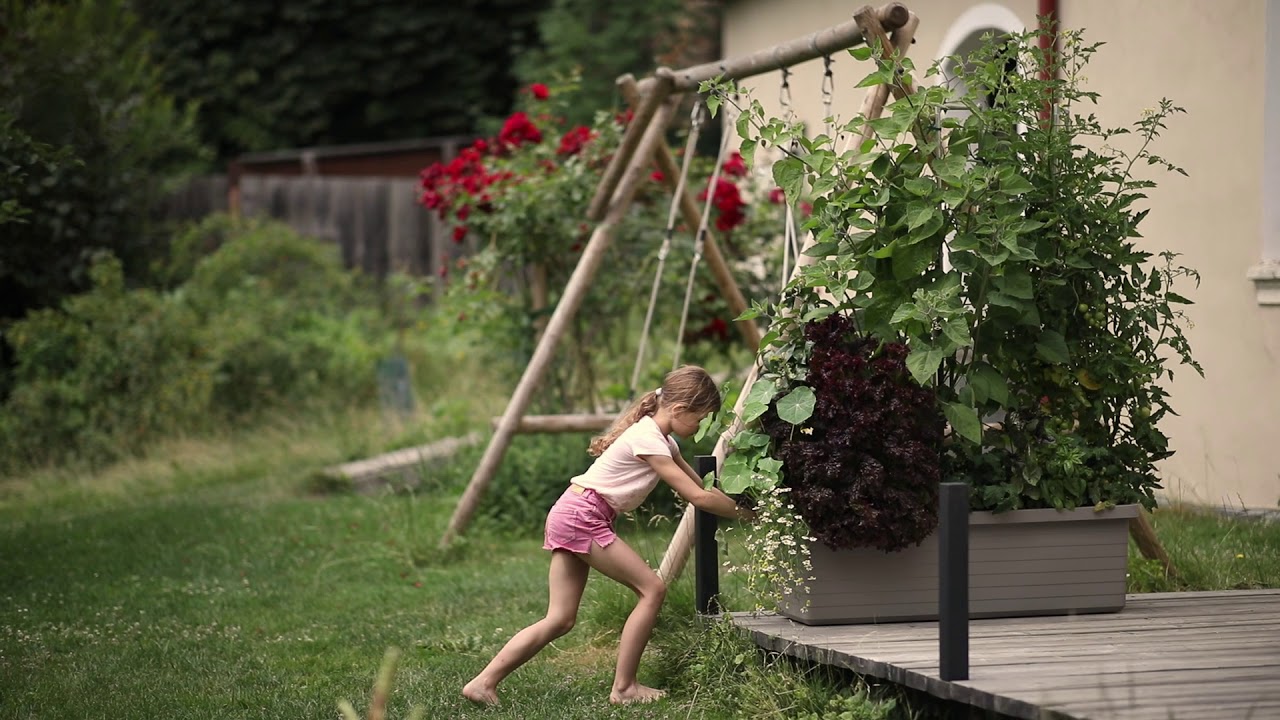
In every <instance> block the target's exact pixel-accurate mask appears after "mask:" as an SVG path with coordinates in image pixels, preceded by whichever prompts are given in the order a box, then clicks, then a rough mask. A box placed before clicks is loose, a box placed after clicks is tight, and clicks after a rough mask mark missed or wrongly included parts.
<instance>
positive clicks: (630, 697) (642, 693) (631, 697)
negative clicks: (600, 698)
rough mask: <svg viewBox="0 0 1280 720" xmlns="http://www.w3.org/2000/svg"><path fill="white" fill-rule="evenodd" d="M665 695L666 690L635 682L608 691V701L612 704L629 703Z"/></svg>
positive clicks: (643, 701) (644, 701)
mask: <svg viewBox="0 0 1280 720" xmlns="http://www.w3.org/2000/svg"><path fill="white" fill-rule="evenodd" d="M666 696H667V691H666V690H658V689H656V688H651V687H646V686H644V685H641V684H640V683H636V684H635V685H632V686H631V687H629V688H625V689H623V690H616V689H615V690H614V691H613V692H611V693H609V702H611V703H613V704H614V705H630V704H631V703H647V702H653V701H654V700H661V699H662V698H664V697H666Z"/></svg>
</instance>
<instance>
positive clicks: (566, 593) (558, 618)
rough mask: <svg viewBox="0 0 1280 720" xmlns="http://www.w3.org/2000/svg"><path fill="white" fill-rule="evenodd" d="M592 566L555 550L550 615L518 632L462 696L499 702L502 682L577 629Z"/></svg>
mask: <svg viewBox="0 0 1280 720" xmlns="http://www.w3.org/2000/svg"><path fill="white" fill-rule="evenodd" d="M590 570H591V568H590V567H589V566H588V565H587V563H586V562H584V561H583V560H582V558H581V557H580V556H578V555H574V554H573V553H571V552H566V551H563V550H556V551H554V552H552V553H551V570H550V572H549V573H548V575H547V587H548V596H549V597H548V601H547V615H546V617H544V618H542V619H541V620H539V621H538V622H536V623H534V624H532V625H530V626H529V627H527V628H525V629H523V630H521V631H520V632H518V633H516V634H515V636H514V637H512V638H511V639H510V640H508V641H507V644H506V645H504V646H503V648H502V649H501V650H499V651H498V654H497V655H495V656H494V658H493V659H492V660H490V661H489V664H488V665H487V666H485V669H484V670H481V671H480V674H479V675H476V676H475V678H473V679H472V680H471V682H469V683H467V684H466V686H465V687H463V688H462V695H463V696H464V697H466V698H467V699H468V700H470V701H472V702H477V703H482V704H485V705H496V704H497V702H498V683H500V682H502V680H503V678H505V677H506V676H508V675H510V674H511V673H512V671H514V670H515V669H516V668H518V667H520V666H521V665H523V664H525V663H526V662H528V661H529V659H530V658H532V657H533V656H534V655H537V654H538V651H540V650H542V648H544V647H546V646H547V644H548V643H550V642H551V641H552V640H555V639H556V638H558V637H561V636H562V635H564V634H565V633H567V632H569V631H570V630H572V629H573V623H574V621H575V620H576V619H577V617H578V605H579V604H580V603H581V602H582V590H583V588H585V587H586V586H587V574H588V573H589V572H590Z"/></svg>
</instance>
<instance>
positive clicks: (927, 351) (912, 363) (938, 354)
mask: <svg viewBox="0 0 1280 720" xmlns="http://www.w3.org/2000/svg"><path fill="white" fill-rule="evenodd" d="M946 356H947V354H946V352H944V351H943V350H942V348H937V347H933V346H930V345H918V346H916V347H914V348H912V349H911V354H910V355H907V369H908V370H910V371H911V377H913V378H915V381H916V382H918V383H920V384H921V385H929V384H930V383H932V382H933V379H934V375H935V374H937V372H938V366H940V365H942V360H943V358H945V357H946Z"/></svg>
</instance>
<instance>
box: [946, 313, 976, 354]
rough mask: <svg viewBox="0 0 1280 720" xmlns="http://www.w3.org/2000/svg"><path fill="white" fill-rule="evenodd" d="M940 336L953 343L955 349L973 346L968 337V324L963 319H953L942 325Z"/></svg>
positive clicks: (971, 340) (970, 338)
mask: <svg viewBox="0 0 1280 720" xmlns="http://www.w3.org/2000/svg"><path fill="white" fill-rule="evenodd" d="M942 334H943V335H944V336H946V338H947V339H948V340H950V341H951V342H953V343H955V345H956V347H968V346H970V345H972V344H973V338H972V337H970V336H969V323H967V322H965V319H964V318H963V317H953V318H951V319H950V320H948V321H946V322H945V323H943V324H942Z"/></svg>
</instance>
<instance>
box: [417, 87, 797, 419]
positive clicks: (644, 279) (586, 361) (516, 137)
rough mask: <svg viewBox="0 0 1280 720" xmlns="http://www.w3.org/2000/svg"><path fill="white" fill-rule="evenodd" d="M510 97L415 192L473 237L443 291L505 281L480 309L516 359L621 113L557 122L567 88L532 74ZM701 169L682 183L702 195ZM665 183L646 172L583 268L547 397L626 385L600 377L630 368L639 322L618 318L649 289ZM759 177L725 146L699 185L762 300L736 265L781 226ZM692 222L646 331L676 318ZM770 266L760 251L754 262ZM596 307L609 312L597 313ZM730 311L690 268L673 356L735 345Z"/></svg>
mask: <svg viewBox="0 0 1280 720" xmlns="http://www.w3.org/2000/svg"><path fill="white" fill-rule="evenodd" d="M523 97H524V100H523V102H522V107H521V108H520V109H518V110H517V111H516V112H514V113H513V114H512V115H511V116H510V117H508V118H507V119H506V120H505V122H504V123H503V124H502V126H501V128H500V130H499V131H498V132H497V133H496V135H494V136H493V137H485V138H480V139H477V140H476V141H474V142H473V143H472V144H471V145H469V146H468V147H466V148H463V149H462V150H461V151H460V152H459V153H458V155H457V156H456V157H454V158H452V159H450V160H448V161H444V162H440V163H436V164H434V165H432V166H430V167H428V168H425V169H424V170H423V171H422V176H421V179H422V196H421V201H422V204H423V205H424V206H425V207H427V208H429V209H430V210H432V211H434V212H435V213H437V215H438V216H439V217H440V219H441V220H443V221H444V222H446V223H447V224H448V226H449V231H450V232H451V233H452V237H453V239H454V240H455V241H456V242H459V243H462V242H464V241H465V240H467V238H472V239H473V240H474V241H475V242H476V244H478V245H479V249H478V251H477V253H476V255H475V256H474V257H473V258H472V259H471V261H469V262H467V263H466V266H465V279H464V281H463V282H457V280H458V279H457V278H447V280H449V281H451V288H452V291H454V292H459V293H474V292H478V291H482V290H486V291H487V290H491V289H492V288H494V287H503V288H506V289H507V290H508V291H509V292H508V293H507V297H508V298H509V302H508V303H507V304H506V305H505V306H503V307H496V308H495V307H490V308H489V310H490V312H500V313H504V314H506V315H507V316H508V317H509V318H511V319H512V321H511V322H510V323H509V326H510V327H513V328H515V330H514V335H513V337H511V338H510V340H511V344H512V345H513V346H514V347H517V348H519V352H520V353H522V354H524V355H525V356H527V355H528V354H529V353H531V352H532V347H533V342H534V338H535V336H536V328H537V326H538V322H539V320H540V319H541V318H542V317H544V316H545V315H546V314H547V313H549V312H550V309H551V308H553V307H554V306H555V303H556V301H557V299H558V293H559V291H560V289H561V288H563V287H564V286H565V284H566V283H567V282H568V279H569V276H570V274H571V273H572V272H573V269H574V267H575V266H576V264H577V262H578V259H579V257H580V253H581V251H582V249H583V248H584V247H585V245H586V243H587V241H588V239H589V237H590V232H591V230H592V228H591V227H590V226H589V225H588V224H587V223H586V222H585V219H584V217H585V213H586V208H587V205H588V204H589V202H590V200H591V198H592V196H593V194H594V192H595V188H596V186H597V184H598V182H599V179H600V176H601V174H602V172H603V170H604V168H605V167H606V166H607V164H608V162H609V159H610V157H611V154H612V153H613V151H614V149H615V148H616V147H617V146H618V144H619V142H620V141H621V138H622V134H623V132H624V131H625V130H626V127H627V125H628V123H629V122H630V121H631V114H630V113H629V112H624V113H612V112H603V113H599V114H597V116H596V120H595V122H594V123H593V124H591V125H590V126H586V125H572V126H570V125H568V124H567V123H565V122H564V120H563V119H562V118H563V115H564V113H563V103H565V102H569V101H570V96H568V95H563V96H562V94H561V93H559V92H557V91H556V90H554V89H553V88H549V87H547V86H546V85H542V84H534V85H532V86H530V87H529V88H527V89H526V91H525V92H524V93H523ZM712 169H714V165H713V163H711V162H709V161H708V160H706V159H701V158H699V159H697V160H696V162H695V163H694V166H693V169H692V170H691V175H690V179H689V186H690V187H693V188H701V189H702V190H701V194H700V195H699V196H698V197H700V198H701V199H704V200H705V199H706V197H707V191H708V189H709V188H708V178H709V177H710V175H711V170H712ZM672 180H673V179H672V178H665V177H663V175H662V173H661V172H660V171H658V170H656V168H655V170H654V171H653V173H652V175H651V177H650V178H649V179H648V181H647V182H644V183H642V185H641V187H640V188H639V191H638V192H637V195H636V199H635V201H634V202H633V204H632V207H631V211H630V212H629V213H628V214H627V216H626V217H625V219H624V221H623V222H622V223H621V225H620V226H619V227H618V228H617V229H616V230H615V232H614V241H613V243H612V244H611V246H610V248H609V251H608V256H607V257H606V259H605V268H606V269H605V270H604V271H603V272H601V273H599V274H598V275H597V276H596V278H595V280H594V282H593V286H592V288H591V290H590V295H589V296H588V298H587V300H586V302H585V306H586V307H590V308H592V312H591V317H585V316H582V317H579V318H576V319H575V322H574V325H573V327H572V330H571V331H570V332H569V333H568V335H569V342H568V343H567V347H566V348H565V349H564V350H563V351H562V352H563V353H564V361H563V362H558V363H555V364H554V366H553V369H552V373H553V378H552V381H551V382H550V383H549V384H550V386H552V387H554V388H556V389H558V390H559V393H558V395H559V397H558V398H556V399H555V403H554V404H555V405H558V406H559V407H561V408H563V407H574V406H580V407H593V406H596V405H597V404H598V400H599V399H600V398H601V393H603V394H604V396H606V397H608V398H621V397H624V396H625V395H626V393H627V390H628V389H627V388H625V387H622V386H621V384H619V383H613V384H610V383H608V382H606V381H603V380H602V378H603V377H609V378H615V377H621V376H624V375H626V374H628V373H627V372H625V371H624V369H623V368H624V367H626V368H629V366H630V362H631V360H630V357H631V356H633V353H634V351H635V347H636V343H635V341H636V335H637V334H638V327H639V323H638V322H628V321H634V320H636V318H637V314H639V317H641V318H642V317H643V310H644V308H643V306H640V307H637V302H636V298H638V297H648V292H649V286H650V284H651V282H652V274H653V272H654V263H655V261H656V255H657V251H658V249H659V246H660V245H661V242H662V238H663V234H664V227H665V225H666V221H667V213H668V208H669V203H670V197H671V196H670V192H671V191H670V189H669V187H668V185H669V184H670V182H671V181H672ZM765 183H768V185H765ZM772 187H773V185H772V182H771V180H770V179H769V178H768V177H764V176H760V175H758V174H754V175H753V174H751V173H749V172H748V170H747V167H746V165H745V163H744V162H743V160H742V158H741V157H740V156H737V155H734V156H731V157H729V158H727V159H726V161H725V163H724V167H723V170H722V172H721V174H720V178H719V180H718V182H717V183H716V186H715V187H714V189H711V213H712V217H711V218H710V222H711V225H712V227H714V228H715V230H716V231H717V238H718V240H719V242H720V243H721V247H722V249H723V250H724V251H725V254H726V256H727V257H728V258H729V259H730V261H731V262H736V263H737V264H738V265H739V266H740V269H742V272H741V273H739V276H738V279H739V283H740V285H741V286H742V287H743V290H744V293H745V294H746V295H747V296H748V297H749V298H750V297H754V298H762V297H764V296H765V294H766V291H765V289H764V287H765V286H764V283H765V281H766V280H765V277H764V276H763V274H762V273H758V272H752V271H751V270H750V269H748V267H747V266H748V261H749V260H751V259H754V258H758V257H759V256H760V254H761V253H769V252H771V250H770V248H771V247H773V246H775V245H776V238H777V237H778V236H780V235H781V214H780V211H781V206H780V205H778V204H776V203H771V202H769V200H768V195H769V193H768V190H769V189H771V188H772ZM751 198H759V200H757V201H752V200H751ZM693 231H694V228H688V227H685V226H684V225H683V224H681V225H680V226H678V227H677V228H676V235H675V244H674V246H673V248H672V252H671V257H670V259H669V260H668V261H667V265H666V274H665V277H664V284H663V288H664V289H665V291H664V292H662V293H661V294H660V296H659V303H660V307H659V309H658V312H657V313H656V315H655V317H656V318H657V322H658V325H656V326H655V330H654V335H655V336H656V337H660V338H661V337H670V335H671V334H674V332H675V330H676V327H677V325H678V319H679V314H680V311H681V306H682V303H683V291H684V287H685V278H686V276H687V274H688V263H689V262H690V259H691V253H692V244H693V243H692V239H693ZM771 264H772V261H771V260H768V259H767V258H766V262H765V263H764V264H763V266H762V267H770V266H771ZM773 291H775V292H776V288H775V289H774V290H773ZM472 307H473V309H474V306H472ZM469 317H470V318H472V319H474V317H475V316H474V314H471V315H469ZM599 317H608V318H617V319H619V320H621V322H614V323H608V324H605V323H600V322H598V321H597V318H599ZM731 320H732V318H731V315H730V313H729V311H728V308H727V306H726V305H725V304H724V302H723V301H722V300H721V299H720V298H719V295H718V293H717V292H716V291H715V285H714V284H713V283H712V280H711V278H710V275H709V274H708V273H706V272H705V270H704V271H702V272H700V274H699V277H698V285H697V288H696V290H695V294H694V296H693V302H692V304H691V308H690V318H689V321H688V325H687V330H686V333H685V336H684V342H686V343H688V344H689V345H691V346H692V347H690V348H689V350H688V352H686V353H685V354H684V357H685V358H686V359H687V360H689V361H690V362H701V361H704V360H705V359H706V357H707V356H708V355H709V354H712V353H720V352H724V351H726V349H727V348H729V347H731V346H732V345H733V344H734V343H735V341H736V338H735V337H734V336H733V335H732V334H731V333H730V332H729V329H730V325H729V323H730V322H731ZM662 369H663V363H661V362H658V363H655V364H654V365H653V367H652V369H651V372H649V373H647V374H648V375H652V376H654V377H655V378H660V376H661V371H662Z"/></svg>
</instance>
